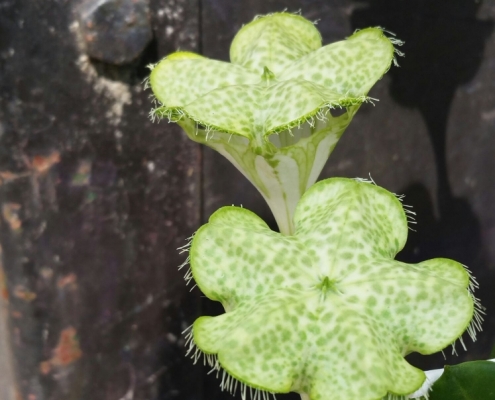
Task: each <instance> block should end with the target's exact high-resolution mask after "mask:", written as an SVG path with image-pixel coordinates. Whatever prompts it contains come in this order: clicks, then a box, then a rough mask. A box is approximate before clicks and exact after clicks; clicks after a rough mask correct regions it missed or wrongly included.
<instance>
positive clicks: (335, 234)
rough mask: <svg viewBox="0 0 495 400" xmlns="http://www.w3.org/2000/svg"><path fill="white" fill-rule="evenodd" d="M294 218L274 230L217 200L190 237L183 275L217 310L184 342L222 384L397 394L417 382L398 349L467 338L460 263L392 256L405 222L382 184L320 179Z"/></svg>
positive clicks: (427, 349) (425, 348)
mask: <svg viewBox="0 0 495 400" xmlns="http://www.w3.org/2000/svg"><path fill="white" fill-rule="evenodd" d="M294 226H295V230H294V234H293V235H290V236H288V235H281V234H279V233H276V232H273V231H271V230H270V229H269V228H268V226H267V225H266V224H265V223H264V222H263V221H262V220H261V219H260V218H259V217H257V216H256V215H255V214H253V213H252V212H250V211H248V210H246V209H243V208H237V207H224V208H222V209H220V210H219V211H217V212H216V213H214V214H213V215H212V216H211V218H210V220H209V222H208V223H207V224H206V225H204V226H203V227H201V228H200V229H199V230H198V232H197V233H196V234H195V236H194V238H193V240H192V243H191V247H190V263H191V271H190V275H189V277H192V278H194V280H195V281H196V283H197V285H198V287H199V288H200V289H201V290H202V291H203V293H204V294H205V295H206V296H207V297H208V298H210V299H212V300H214V301H220V302H221V303H222V304H223V306H224V308H225V311H226V312H225V314H223V315H220V316H217V317H200V318H198V319H197V320H196V322H195V323H194V325H193V327H192V329H191V330H190V332H189V333H188V343H189V345H190V351H191V352H192V353H193V356H194V357H195V359H196V360H197V359H198V358H199V357H200V356H201V354H204V355H205V357H206V358H205V359H206V360H207V361H208V362H209V363H210V365H211V366H212V368H213V369H214V370H217V371H219V374H221V375H222V388H224V389H227V390H230V391H235V390H236V389H240V390H241V391H242V393H243V395H244V396H243V397H246V396H248V394H249V393H251V394H252V396H254V398H255V399H265V398H268V397H267V396H268V395H269V394H270V393H287V392H290V391H294V392H298V393H301V394H302V398H303V399H310V400H356V399H360V400H377V399H381V398H383V397H384V396H388V398H389V399H392V398H394V396H395V398H401V396H405V395H408V394H410V393H413V392H415V391H416V390H417V389H418V388H419V387H421V385H422V384H423V381H424V380H425V374H424V373H423V371H421V370H419V369H417V368H415V367H413V366H411V365H410V364H409V363H408V362H407V361H406V360H405V359H404V357H405V356H406V355H407V354H409V353H411V352H419V353H421V354H431V353H434V352H437V351H440V350H442V349H443V348H445V347H446V346H448V345H449V344H451V343H453V342H454V341H455V340H456V339H458V338H459V337H460V336H461V335H462V334H463V332H464V331H466V330H468V331H469V333H470V334H471V336H472V337H473V339H474V338H475V334H476V330H477V329H478V328H479V324H480V322H481V316H480V311H481V310H480V306H479V303H478V301H477V299H475V298H474V296H473V293H472V290H473V289H474V287H475V281H474V280H473V279H472V278H471V276H470V274H469V273H468V271H467V270H466V269H465V268H464V267H463V266H462V265H461V264H459V263H457V262H455V261H452V260H448V259H442V258H438V259H432V260H428V261H424V262H421V263H419V264H405V263H402V262H399V261H395V260H394V257H395V255H396V254H397V252H398V251H400V250H401V249H402V248H403V246H404V244H405V242H406V238H407V232H408V226H407V217H406V214H405V212H404V209H403V207H402V204H401V202H400V201H399V200H398V199H397V198H396V197H395V195H393V194H392V193H390V192H388V191H386V190H385V189H383V188H380V187H378V186H375V185H373V184H371V183H369V182H364V181H356V180H351V179H344V178H333V179H328V180H325V181H322V182H319V183H317V184H316V185H314V186H313V187H311V188H310V189H309V190H308V191H307V192H306V194H305V195H304V196H303V197H302V199H301V201H300V202H299V203H298V205H297V207H296V210H295V217H294ZM473 316H474V319H473ZM220 371H221V372H220Z"/></svg>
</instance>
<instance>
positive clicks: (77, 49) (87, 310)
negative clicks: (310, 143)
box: [0, 0, 202, 400]
mask: <svg viewBox="0 0 495 400" xmlns="http://www.w3.org/2000/svg"><path fill="white" fill-rule="evenodd" d="M79 5H80V4H79V3H77V2H63V1H47V2H42V3H39V2H30V1H11V2H9V1H5V2H2V17H1V23H2V50H1V53H2V65H1V68H2V73H1V75H2V90H1V94H0V104H1V117H0V120H1V132H2V134H1V137H0V171H1V177H2V182H1V183H2V185H1V187H0V196H1V205H0V208H1V232H0V240H1V242H2V244H3V246H4V249H5V251H4V260H5V265H7V266H8V267H6V276H7V285H8V291H9V294H10V306H9V311H10V317H11V318H10V322H11V327H12V339H11V345H12V348H13V351H14V356H15V360H16V366H17V370H16V373H17V379H18V381H19V388H20V397H19V398H22V399H26V400H27V399H29V400H33V399H36V400H44V399H54V400H55V399H64V400H66V399H67V400H70V399H94V400H98V399H105V400H106V399H108V400H110V399H198V398H200V397H201V392H202V389H201V384H200V382H201V379H202V375H201V371H200V370H199V369H191V368H190V364H189V362H188V361H186V360H185V359H184V348H183V339H182V337H181V332H182V330H183V329H185V328H186V327H187V326H188V325H189V324H191V323H192V321H193V320H194V317H195V316H196V315H197V314H198V312H199V310H198V307H199V303H198V301H199V296H198V294H190V293H189V289H188V288H186V287H185V285H184V284H183V279H182V274H183V273H182V272H179V271H178V270H177V266H178V265H179V264H180V263H181V262H182V261H183V258H184V257H183V255H182V256H181V255H179V254H178V252H177V251H176V249H177V247H179V246H182V245H183V244H185V243H186V241H185V240H186V238H187V237H189V236H190V235H191V233H192V232H194V230H195V229H197V226H198V225H199V215H200V207H199V199H200V185H199V184H200V181H199V177H200V172H199V163H200V153H199V149H198V146H196V145H195V144H193V143H191V142H190V141H188V140H186V139H185V137H184V136H183V135H182V133H181V132H180V130H179V129H178V127H176V126H172V125H168V124H166V123H162V124H152V123H151V122H150V120H149V118H148V112H149V110H150V108H151V103H150V101H149V98H148V97H149V94H150V93H149V92H145V91H143V85H142V79H143V78H144V76H145V75H146V74H147V72H146V70H145V65H146V63H148V62H156V61H157V60H158V58H159V57H160V56H163V55H165V54H166V53H168V52H170V51H173V50H175V49H176V48H178V47H183V48H185V47H188V48H191V49H196V48H197V39H198V8H197V3H196V2H195V1H188V0H181V1H179V0H178V1H175V2H171V1H154V2H153V3H151V5H150V17H151V24H152V27H153V31H154V35H155V39H154V40H153V42H152V43H151V44H150V45H149V47H148V48H147V49H146V50H145V53H144V54H142V56H141V59H139V60H136V61H135V62H134V63H131V64H128V65H124V66H119V67H117V66H113V65H108V64H104V63H101V62H97V61H93V60H90V59H89V58H88V57H87V56H86V54H85V49H84V46H83V45H82V43H83V41H82V38H81V37H80V29H79V28H80V26H79V24H80V23H81V22H80V19H79V17H80V15H79V9H78V7H79ZM198 382H199V384H198Z"/></svg>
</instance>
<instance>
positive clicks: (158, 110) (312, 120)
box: [149, 93, 379, 141]
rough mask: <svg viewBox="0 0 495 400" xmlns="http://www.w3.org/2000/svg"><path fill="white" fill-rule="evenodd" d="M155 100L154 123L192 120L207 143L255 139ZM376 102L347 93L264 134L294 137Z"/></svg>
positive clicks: (152, 112)
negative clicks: (219, 138) (221, 138)
mask: <svg viewBox="0 0 495 400" xmlns="http://www.w3.org/2000/svg"><path fill="white" fill-rule="evenodd" d="M153 100H154V105H155V107H154V108H153V109H152V110H151V111H150V113H149V118H150V119H151V121H152V122H155V121H157V120H158V121H159V120H162V119H167V120H168V122H169V123H171V122H174V123H176V122H179V121H180V120H182V119H184V118H187V119H190V120H191V121H193V122H194V123H195V124H196V136H197V135H198V134H199V131H200V130H202V131H204V133H205V135H206V137H205V140H206V141H208V140H211V139H213V137H214V135H215V133H216V132H218V133H225V134H229V135H230V137H232V135H237V136H241V137H245V138H247V139H249V140H252V139H253V138H252V137H249V136H245V135H240V134H239V133H237V132H233V131H230V130H228V129H223V128H221V127H219V126H216V125H213V124H207V123H205V122H204V121H201V120H199V119H198V118H195V117H193V116H192V115H190V114H189V113H187V112H186V111H185V110H184V109H182V108H181V107H174V108H168V107H167V106H166V105H164V104H162V103H161V102H160V101H159V100H158V99H156V98H153ZM375 101H379V100H378V99H375V98H373V97H368V96H364V95H363V96H358V97H352V96H349V94H348V93H346V94H345V95H344V96H342V97H341V98H340V99H339V100H338V101H336V102H329V103H325V104H322V105H321V106H320V107H318V108H317V109H315V110H314V111H312V112H310V113H308V114H306V115H304V116H302V117H301V118H298V119H296V120H294V121H292V122H290V123H288V124H285V125H281V126H279V127H277V128H275V129H273V130H271V131H269V132H266V133H265V134H264V137H265V138H267V137H268V136H270V135H275V134H280V133H282V132H285V131H289V134H291V135H292V132H291V130H292V129H294V128H298V129H299V128H301V125H304V124H306V123H307V124H309V126H311V127H312V128H314V127H315V124H316V120H318V121H322V122H326V121H328V119H329V117H328V115H329V114H330V110H334V109H337V108H339V109H342V108H347V107H351V106H355V105H360V104H363V103H371V104H373V105H375V103H374V102H375ZM332 118H333V117H332Z"/></svg>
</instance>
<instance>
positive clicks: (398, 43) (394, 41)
mask: <svg viewBox="0 0 495 400" xmlns="http://www.w3.org/2000/svg"><path fill="white" fill-rule="evenodd" d="M375 28H376V29H380V30H381V31H382V32H383V33H388V34H389V35H390V36H386V35H385V36H386V37H387V39H388V40H390V43H392V45H393V46H394V54H397V55H398V56H399V57H404V56H405V54H404V53H403V52H402V51H400V50H399V49H398V48H397V47H396V46H403V45H404V43H405V42H404V41H403V40H400V39H398V38H397V37H396V36H397V35H396V34H395V33H394V32H391V31H389V30H388V29H385V28H383V27H381V26H375ZM360 30H361V29H356V30H355V31H354V33H357V32H359V31H360ZM392 61H393V63H394V66H395V67H399V63H398V62H397V57H395V56H394V58H393V60H392ZM389 69H390V68H389ZM387 72H388V70H387V71H385V73H384V74H386V73H387Z"/></svg>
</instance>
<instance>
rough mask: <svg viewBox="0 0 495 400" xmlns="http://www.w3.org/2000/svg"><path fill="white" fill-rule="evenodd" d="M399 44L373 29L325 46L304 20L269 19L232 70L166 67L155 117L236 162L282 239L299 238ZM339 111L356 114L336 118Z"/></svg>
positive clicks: (189, 57) (217, 65)
mask: <svg viewBox="0 0 495 400" xmlns="http://www.w3.org/2000/svg"><path fill="white" fill-rule="evenodd" d="M394 43H398V42H397V41H394V40H393V39H390V38H388V37H386V35H385V34H384V32H383V31H382V30H381V29H380V28H368V29H364V30H361V31H359V32H356V33H355V34H353V35H352V36H351V37H350V38H348V39H347V40H345V41H342V42H337V43H333V44H330V45H327V46H324V47H322V46H321V37H320V34H319V32H318V30H317V29H316V28H315V26H314V24H313V23H311V22H310V21H308V20H306V19H304V18H303V17H301V16H299V15H294V14H289V13H277V14H271V15H268V16H265V17H260V18H258V19H256V20H255V21H253V22H251V23H250V24H247V25H246V26H244V27H243V28H242V29H241V30H240V31H239V33H238V34H237V36H236V37H235V38H234V40H233V42H232V46H231V49H230V57H231V63H226V62H220V61H215V60H210V59H208V58H205V57H202V56H199V55H197V54H194V53H190V52H177V53H174V54H172V55H170V56H168V57H166V58H165V59H164V60H162V61H161V62H160V63H159V64H157V65H156V66H155V67H154V68H153V71H152V73H151V76H150V84H151V88H152V90H153V93H154V94H155V96H156V99H157V101H158V103H159V107H158V108H157V109H155V110H154V111H153V115H154V116H157V117H160V118H162V117H166V118H168V119H169V120H171V121H174V122H178V123H179V124H180V125H181V126H182V128H183V129H184V130H185V131H186V133H187V134H188V136H189V137H190V138H191V139H192V140H195V141H197V142H200V143H204V144H206V145H208V146H210V147H212V148H214V149H215V150H217V151H219V152H220V153H221V154H223V155H224V156H225V157H227V158H228V159H229V160H230V161H231V162H232V163H233V164H234V165H235V166H236V167H237V168H238V169H239V170H240V171H241V172H242V173H243V174H244V175H245V176H246V177H247V178H248V179H249V180H250V181H251V182H252V183H253V184H254V185H255V186H256V187H257V188H258V190H259V191H260V192H261V193H262V195H263V196H264V198H265V199H266V200H267V202H268V204H269V206H270V208H271V209H272V211H273V213H274V215H275V219H276V220H277V222H278V223H279V228H280V231H281V232H283V233H293V230H294V225H293V214H294V210H295V207H296V204H297V202H298V201H299V199H300V197H301V195H302V194H303V193H304V192H305V191H306V189H307V188H308V187H309V186H311V185H312V184H313V183H314V182H315V181H316V179H317V177H318V175H319V173H320V172H321V169H322V168H323V166H324V164H325V162H326V160H327V159H328V157H329V155H330V153H331V152H332V150H333V148H334V146H335V145H336V143H337V141H338V139H339V138H340V136H341V135H342V133H343V132H344V130H345V128H346V127H347V126H348V125H349V123H350V122H351V120H352V118H353V116H354V114H355V113H356V111H357V110H358V108H359V106H360V104H361V103H363V102H364V101H367V100H368V98H367V93H368V91H369V90H370V88H371V87H372V86H373V84H374V83H375V82H376V81H377V80H378V79H380V78H381V77H382V75H383V74H384V73H385V72H386V71H387V70H388V69H389V67H390V65H391V63H392V61H393V59H394V46H393V44H394ZM333 108H342V109H345V111H346V112H345V113H344V114H343V115H340V116H335V117H334V116H332V114H331V112H330V110H331V109H333ZM294 183H296V184H294Z"/></svg>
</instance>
